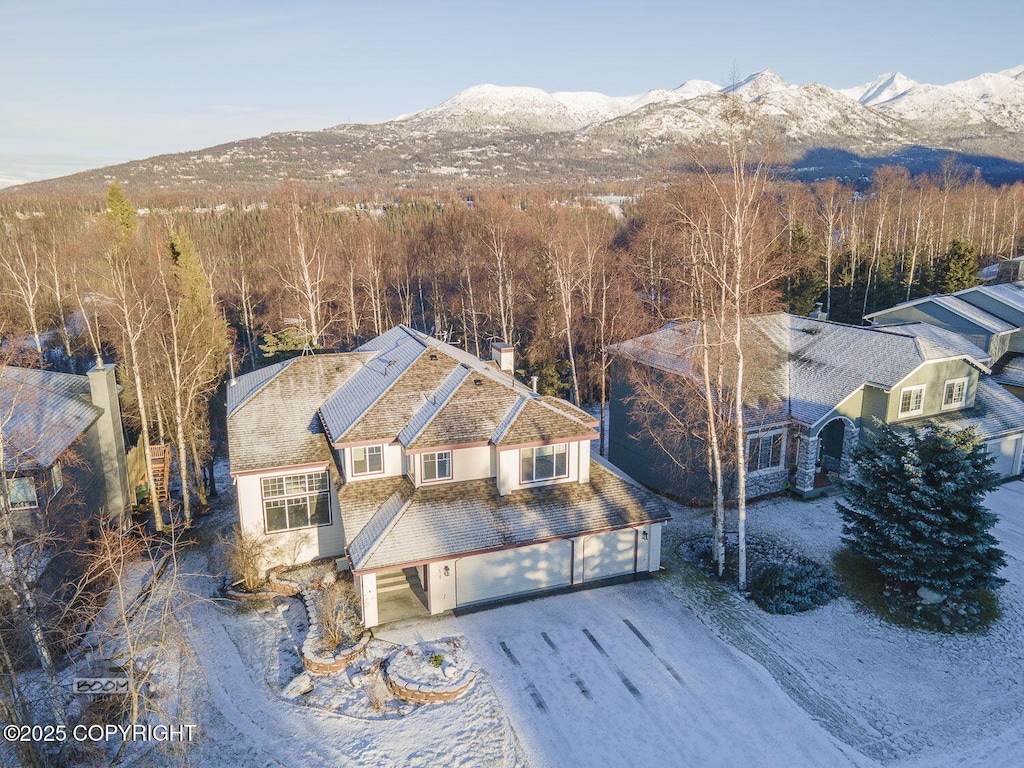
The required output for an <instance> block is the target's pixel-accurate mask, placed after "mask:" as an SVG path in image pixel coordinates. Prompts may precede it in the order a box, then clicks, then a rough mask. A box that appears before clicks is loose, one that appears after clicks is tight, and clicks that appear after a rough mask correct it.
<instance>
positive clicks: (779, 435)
mask: <svg viewBox="0 0 1024 768" xmlns="http://www.w3.org/2000/svg"><path fill="white" fill-rule="evenodd" d="M785 452H786V433H785V432H769V433H768V434H766V435H755V436H754V437H751V438H748V439H747V472H763V471H764V470H766V469H778V468H779V467H781V466H782V460H783V457H784V455H785Z"/></svg>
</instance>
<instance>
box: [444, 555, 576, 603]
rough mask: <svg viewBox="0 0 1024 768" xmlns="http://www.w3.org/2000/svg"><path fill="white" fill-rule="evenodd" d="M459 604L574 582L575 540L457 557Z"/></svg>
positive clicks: (457, 596) (456, 570)
mask: <svg viewBox="0 0 1024 768" xmlns="http://www.w3.org/2000/svg"><path fill="white" fill-rule="evenodd" d="M455 580H456V585H455V592H456V604H457V605H460V606H461V605H469V604H470V603H478V602H481V601H484V600H495V599H498V598H501V597H508V596H510V595H518V594H523V593H527V592H536V591H539V590H543V589H551V588H553V587H564V586H569V585H570V584H571V583H572V542H571V541H569V540H567V539H564V540H560V541H549V542H545V543H543V544H531V545H529V546H526V547H516V548H514V549H503V550H500V551H498V552H487V553H485V554H481V555H471V556H469V557H463V558H460V559H458V560H457V561H455Z"/></svg>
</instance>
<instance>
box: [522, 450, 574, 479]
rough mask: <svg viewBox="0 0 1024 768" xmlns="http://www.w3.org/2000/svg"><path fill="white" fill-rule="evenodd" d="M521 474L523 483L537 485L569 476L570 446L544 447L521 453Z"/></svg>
mask: <svg viewBox="0 0 1024 768" xmlns="http://www.w3.org/2000/svg"><path fill="white" fill-rule="evenodd" d="M519 464H520V472H521V476H522V482H523V483H536V482H539V481H541V480H552V479H554V478H556V477H568V476H569V445H568V443H560V444H558V445H542V446H539V447H537V448H523V449H522V450H520V451H519Z"/></svg>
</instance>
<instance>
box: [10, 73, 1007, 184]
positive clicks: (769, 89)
mask: <svg viewBox="0 0 1024 768" xmlns="http://www.w3.org/2000/svg"><path fill="white" fill-rule="evenodd" d="M730 105H732V106H730ZM737 105H739V106H741V107H742V110H744V111H746V112H747V113H748V115H749V116H750V119H751V120H753V121H755V122H756V123H758V124H759V127H760V128H763V129H764V130H765V131H768V132H773V133H774V134H775V135H776V136H777V137H778V139H779V144H780V147H781V150H782V159H783V160H784V161H796V160H797V159H798V158H800V157H802V156H804V155H806V154H807V153H810V152H814V151H816V150H822V149H824V150H836V151H839V152H842V153H852V154H853V155H855V156H857V157H860V158H863V160H864V163H863V164H855V165H854V166H851V168H849V169H848V173H847V174H846V176H849V177H856V176H858V175H862V174H863V173H864V172H865V169H868V170H869V169H870V167H871V166H872V165H877V164H880V162H882V161H884V159H885V158H886V157H887V156H898V155H899V153H900V152H901V151H903V152H905V151H907V150H909V149H911V148H915V147H917V148H923V149H926V150H928V151H929V152H939V153H941V152H948V153H956V154H964V155H971V156H973V157H976V158H981V159H982V160H983V159H984V158H986V157H991V158H992V159H993V160H994V161H999V163H1001V165H1000V167H1001V168H1003V169H1004V173H1005V172H1006V171H1005V169H1006V168H1013V167H1015V164H1019V163H1024V141H1021V134H1022V133H1024V65H1019V66H1015V67H1011V68H1009V69H1005V70H1002V71H1000V72H995V73H985V74H982V75H978V76H977V77H974V78H970V79H968V80H962V81H957V82H954V83H949V84H947V85H931V84H927V83H918V82H916V81H914V80H912V79H910V78H909V77H907V76H906V75H903V74H902V73H898V72H897V73H886V74H884V75H881V76H879V77H878V78H876V79H875V80H873V81H871V82H869V83H866V84H864V85H861V86H855V87H853V88H847V89H840V90H837V89H832V88H829V87H827V86H824V85H821V84H818V83H808V84H805V85H794V84H792V83H789V82H787V81H785V80H784V79H783V78H781V77H780V76H779V75H777V74H776V73H775V72H773V71H772V70H770V69H766V70H762V71H760V72H755V73H753V74H751V75H749V76H747V77H746V78H744V79H742V80H740V81H738V82H735V83H733V84H731V85H727V86H724V87H722V86H718V85H717V84H714V83H710V82H708V81H700V80H688V81H685V82H683V83H682V84H681V85H680V86H678V87H677V88H675V89H657V88H655V89H651V90H649V91H645V92H643V93H639V94H634V95H630V96H608V95H605V94H602V93H598V92H595V91H562V92H555V93H548V92H546V91H543V90H541V89H539V88H534V87H529V86H498V85H492V84H480V85H475V86H472V87H471V88H467V89H465V90H463V91H460V92H459V93H457V94H455V95H453V96H452V97H451V98H449V99H447V100H445V101H443V102H442V103H440V104H438V105H436V106H434V107H430V108H428V109H425V110H422V111H420V112H416V113H412V114H407V115H402V116H399V117H398V118H395V119H392V120H388V121H384V122H381V123H374V124H358V123H348V124H340V125H335V126H332V127H329V128H325V129H323V130H321V131H288V132H281V133H275V134H269V135H267V136H260V137H253V138H249V139H242V140H239V141H234V142H227V143H225V144H221V145H217V146H215V147H209V148H206V149H201V150H197V151H194V152H182V153H177V154H171V155H161V156H157V157H152V158H146V159H143V160H136V161H131V162H129V163H123V164H121V165H117V166H108V167H106V168H100V169H96V170H91V171H84V172H81V173H78V174H73V175H71V176H66V177H60V178H57V179H52V180H47V181H41V182H34V183H32V184H29V185H26V186H25V187H23V188H25V189H38V190H40V191H45V190H47V189H59V188H67V189H72V188H74V189H84V188H99V187H100V186H103V185H105V184H106V183H108V182H109V181H113V180H118V181H120V182H122V183H125V184H130V185H132V184H133V185H136V186H139V187H155V188H190V189H191V188H197V187H203V186H212V187H224V186H232V185H234V186H238V185H241V186H267V185H273V184H276V183H279V182H281V181H284V180H287V179H297V180H300V181H305V182H334V183H341V184H350V185H351V184H354V185H374V186H472V185H480V184H488V183H493V184H519V183H558V182H565V183H575V182H578V181H581V180H589V181H614V180H623V179H638V178H642V177H644V176H647V175H649V174H651V173H654V172H657V171H659V170H661V169H663V168H664V167H665V166H666V163H671V162H672V157H673V152H675V151H676V149H677V148H678V147H679V146H680V145H687V144H693V143H695V142H706V141H717V140H719V137H720V136H721V134H722V132H723V131H724V130H725V129H726V128H727V122H728V120H729V119H730V118H729V115H730V114H733V113H734V112H735V110H734V109H733V107H735V106H737ZM1007 163H1008V164H1007ZM857 166H862V167H857ZM980 170H981V171H982V173H983V174H984V173H985V168H980ZM1011 175H1012V174H1011ZM1011 180H1012V179H1011Z"/></svg>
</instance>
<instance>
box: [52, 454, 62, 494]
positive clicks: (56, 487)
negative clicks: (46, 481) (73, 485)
mask: <svg viewBox="0 0 1024 768" xmlns="http://www.w3.org/2000/svg"><path fill="white" fill-rule="evenodd" d="M63 487H64V468H63V467H62V466H61V465H60V462H59V461H58V462H56V463H55V464H54V465H53V466H52V467H50V498H51V499H52V498H53V497H54V496H56V495H57V494H58V493H60V489H61V488H63Z"/></svg>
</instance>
